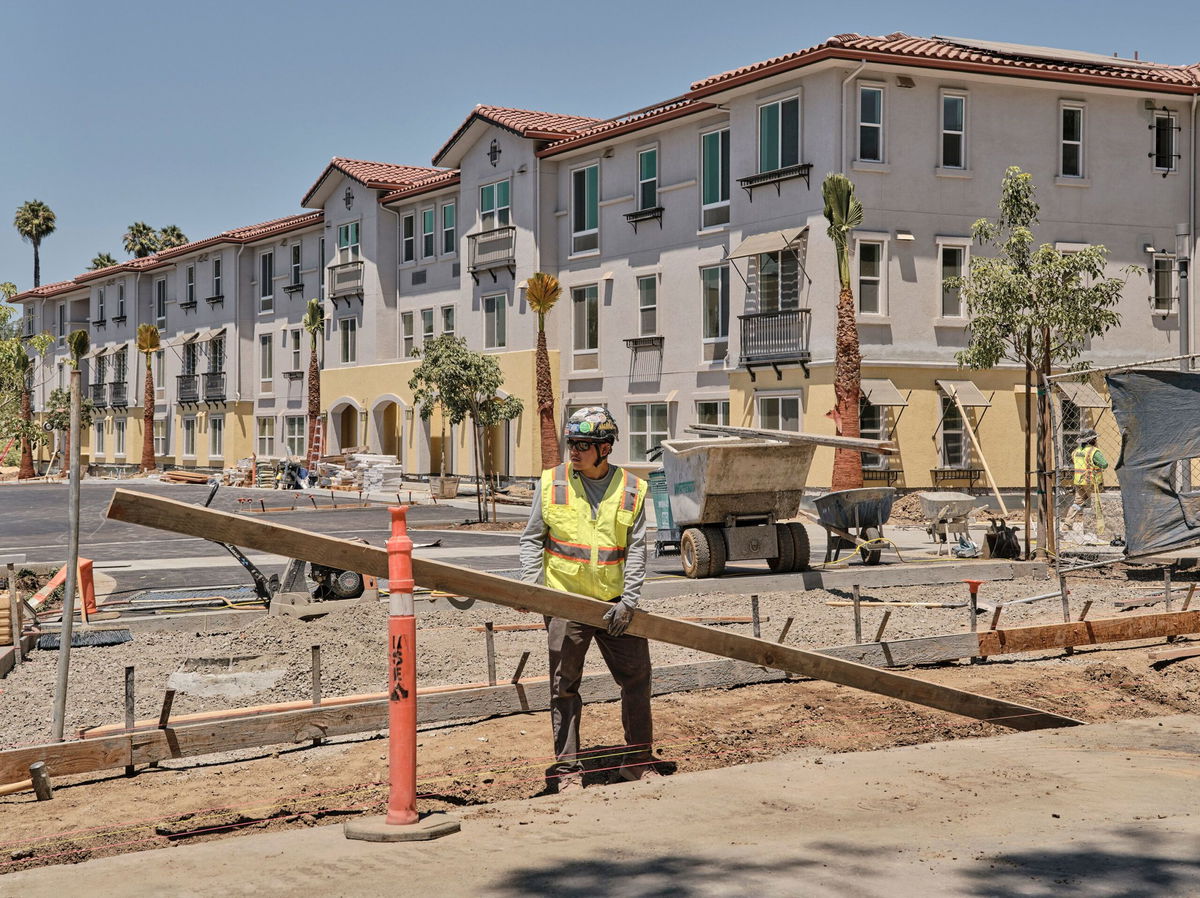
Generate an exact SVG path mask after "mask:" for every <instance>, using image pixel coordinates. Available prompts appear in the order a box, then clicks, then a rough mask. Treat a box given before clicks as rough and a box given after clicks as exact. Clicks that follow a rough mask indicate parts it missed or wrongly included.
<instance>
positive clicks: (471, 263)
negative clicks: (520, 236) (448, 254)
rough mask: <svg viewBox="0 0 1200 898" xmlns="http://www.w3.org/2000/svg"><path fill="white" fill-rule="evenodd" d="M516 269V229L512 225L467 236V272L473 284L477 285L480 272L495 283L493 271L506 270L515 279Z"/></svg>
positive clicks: (494, 272)
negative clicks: (484, 272)
mask: <svg viewBox="0 0 1200 898" xmlns="http://www.w3.org/2000/svg"><path fill="white" fill-rule="evenodd" d="M516 267H517V229H516V227H514V226H513V225H508V226H507V227H503V228H494V229H492V230H490V231H480V232H479V233H478V234H468V235H467V271H469V272H470V273H471V277H472V278H473V279H474V281H475V283H477V284H478V283H479V278H478V277H477V275H478V274H479V272H481V271H486V272H488V273H489V274H491V276H492V280H493V281H495V280H496V271H495V269H497V268H507V269H508V271H509V274H512V275H513V276H514V277H515V276H516V274H515V272H516Z"/></svg>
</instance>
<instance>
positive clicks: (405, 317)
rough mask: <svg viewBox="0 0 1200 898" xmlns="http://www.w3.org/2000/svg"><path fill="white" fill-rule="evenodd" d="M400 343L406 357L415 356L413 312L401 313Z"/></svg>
mask: <svg viewBox="0 0 1200 898" xmlns="http://www.w3.org/2000/svg"><path fill="white" fill-rule="evenodd" d="M400 343H401V349H402V351H403V353H404V358H406V359H411V358H412V357H413V344H414V337H413V313H412V312H401V313H400Z"/></svg>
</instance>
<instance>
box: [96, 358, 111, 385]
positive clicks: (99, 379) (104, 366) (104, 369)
mask: <svg viewBox="0 0 1200 898" xmlns="http://www.w3.org/2000/svg"><path fill="white" fill-rule="evenodd" d="M107 376H108V356H106V355H102V356H97V357H96V380H95V383H97V384H102V383H104V378H105V377H107Z"/></svg>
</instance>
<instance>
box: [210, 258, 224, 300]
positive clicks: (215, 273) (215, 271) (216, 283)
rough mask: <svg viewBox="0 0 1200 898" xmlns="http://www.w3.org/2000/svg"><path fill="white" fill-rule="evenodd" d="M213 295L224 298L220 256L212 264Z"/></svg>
mask: <svg viewBox="0 0 1200 898" xmlns="http://www.w3.org/2000/svg"><path fill="white" fill-rule="evenodd" d="M212 295H213V296H214V297H218V296H224V294H223V293H222V292H221V258H220V257H219V256H218V257H217V258H215V259H213V264H212Z"/></svg>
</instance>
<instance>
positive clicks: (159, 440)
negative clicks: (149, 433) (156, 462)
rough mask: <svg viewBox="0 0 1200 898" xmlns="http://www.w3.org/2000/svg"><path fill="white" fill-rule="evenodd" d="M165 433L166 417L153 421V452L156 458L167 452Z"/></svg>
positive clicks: (166, 431)
mask: <svg viewBox="0 0 1200 898" xmlns="http://www.w3.org/2000/svg"><path fill="white" fill-rule="evenodd" d="M167 435H168V430H167V421H166V419H165V418H158V419H156V420H155V421H154V454H155V456H157V457H158V458H162V457H163V456H164V455H166V454H167V451H168V448H169V445H168V440H167Z"/></svg>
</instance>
